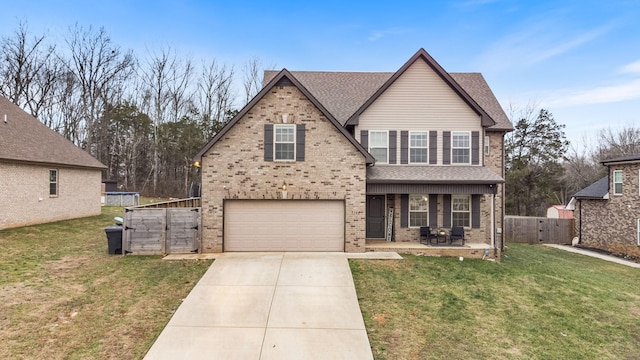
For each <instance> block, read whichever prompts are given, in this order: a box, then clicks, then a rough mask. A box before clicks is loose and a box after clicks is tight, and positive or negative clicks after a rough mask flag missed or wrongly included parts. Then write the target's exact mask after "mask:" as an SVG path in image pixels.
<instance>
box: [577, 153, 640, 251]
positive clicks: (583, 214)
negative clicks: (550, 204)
mask: <svg viewBox="0 0 640 360" xmlns="http://www.w3.org/2000/svg"><path fill="white" fill-rule="evenodd" d="M613 170H623V177H622V181H623V183H622V195H613V190H612V189H613ZM639 170H640V164H638V163H636V164H625V165H611V166H610V169H609V189H611V190H610V191H609V199H603V200H591V199H582V200H579V201H578V202H577V204H576V209H575V211H574V212H573V213H574V217H575V219H576V221H575V226H576V234H578V236H580V237H581V244H582V245H584V246H587V247H593V248H597V249H602V250H606V251H609V252H611V253H613V254H617V255H628V256H633V257H636V258H640V246H639V245H638V219H640V195H639V193H640V189H639V184H640V179H639V178H638V171H639Z"/></svg>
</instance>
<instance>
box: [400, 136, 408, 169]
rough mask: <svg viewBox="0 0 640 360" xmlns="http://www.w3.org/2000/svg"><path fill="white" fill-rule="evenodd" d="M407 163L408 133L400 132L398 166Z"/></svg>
mask: <svg viewBox="0 0 640 360" xmlns="http://www.w3.org/2000/svg"><path fill="white" fill-rule="evenodd" d="M408 163H409V132H408V131H400V164H408Z"/></svg>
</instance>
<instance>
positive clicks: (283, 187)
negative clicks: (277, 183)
mask: <svg viewBox="0 0 640 360" xmlns="http://www.w3.org/2000/svg"><path fill="white" fill-rule="evenodd" d="M282 191H287V182H286V181H283V182H282Z"/></svg>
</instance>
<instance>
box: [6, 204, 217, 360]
mask: <svg viewBox="0 0 640 360" xmlns="http://www.w3.org/2000/svg"><path fill="white" fill-rule="evenodd" d="M116 215H119V216H122V208H117V207H104V208H103V211H102V215H101V216H96V217H90V218H84V219H77V220H70V221H61V222H56V223H51V224H44V225H37V226H28V227H23V228H17V229H9V230H3V231H0V249H1V250H0V339H2V340H1V341H0V359H108V358H110V359H140V358H142V357H143V356H144V354H145V353H146V351H147V350H148V349H149V348H150V347H151V345H152V343H153V341H154V340H155V338H156V337H157V336H158V334H159V333H160V331H161V330H162V329H163V328H164V326H165V325H166V323H167V322H168V321H169V319H170V318H171V315H172V313H173V311H175V309H176V308H177V307H178V306H179V305H180V303H181V301H182V299H184V297H185V296H186V295H187V294H188V293H189V291H191V289H192V288H193V286H194V285H195V283H196V282H197V281H198V280H199V279H200V277H201V276H202V275H203V274H204V272H205V271H206V270H207V268H208V267H209V265H210V264H211V261H175V262H174V261H163V260H161V258H160V257H159V256H127V257H122V256H118V255H108V254H107V239H106V235H105V233H104V227H105V226H107V225H111V224H112V223H113V221H112V219H113V217H114V216H116Z"/></svg>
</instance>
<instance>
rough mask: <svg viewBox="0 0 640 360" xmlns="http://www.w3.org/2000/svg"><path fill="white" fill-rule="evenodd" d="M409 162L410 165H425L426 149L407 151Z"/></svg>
mask: <svg viewBox="0 0 640 360" xmlns="http://www.w3.org/2000/svg"><path fill="white" fill-rule="evenodd" d="M409 161H410V162H412V163H426V162H427V149H409Z"/></svg>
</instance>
